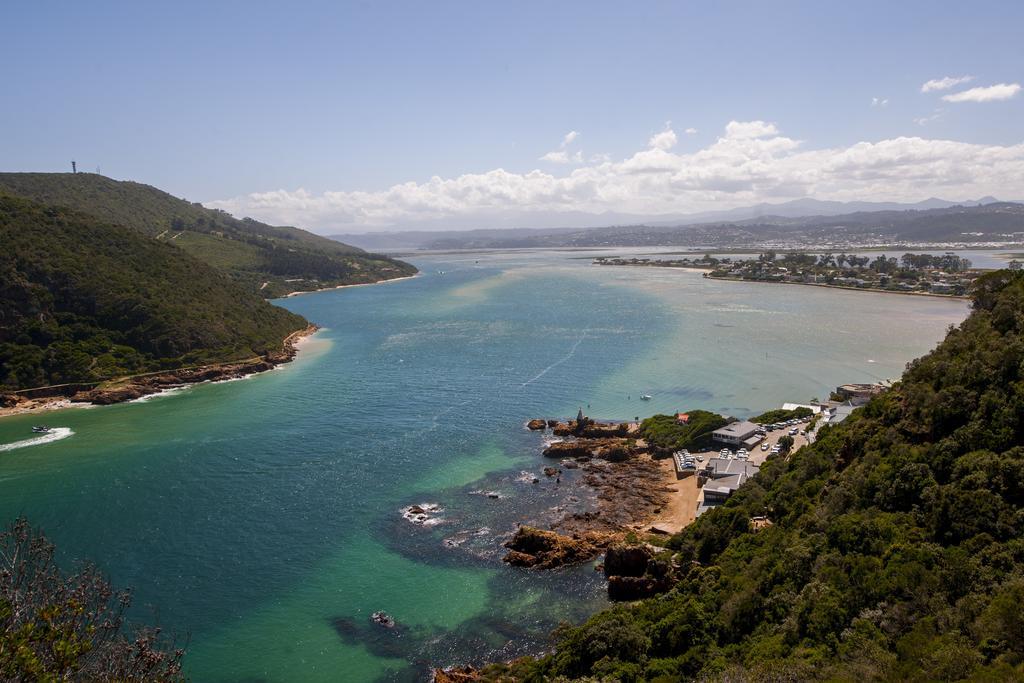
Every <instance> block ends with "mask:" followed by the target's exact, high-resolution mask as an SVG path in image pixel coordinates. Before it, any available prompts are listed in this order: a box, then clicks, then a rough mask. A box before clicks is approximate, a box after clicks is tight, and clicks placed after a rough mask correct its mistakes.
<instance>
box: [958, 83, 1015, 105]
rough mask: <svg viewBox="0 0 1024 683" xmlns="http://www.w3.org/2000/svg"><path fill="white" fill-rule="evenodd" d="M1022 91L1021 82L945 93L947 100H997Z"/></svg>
mask: <svg viewBox="0 0 1024 683" xmlns="http://www.w3.org/2000/svg"><path fill="white" fill-rule="evenodd" d="M1018 92H1020V84H1019V83H997V84H996V85H988V86H984V87H981V88H971V89H970V90H964V91H963V92H956V93H953V94H951V95H943V96H942V99H943V100H945V101H946V102H997V101H999V100H1008V99H1010V98H1011V97H1013V96H1014V95H1016V94H1017V93H1018Z"/></svg>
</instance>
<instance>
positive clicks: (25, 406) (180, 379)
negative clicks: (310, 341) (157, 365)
mask: <svg viewBox="0 0 1024 683" xmlns="http://www.w3.org/2000/svg"><path fill="white" fill-rule="evenodd" d="M318 329H319V327H318V326H316V325H310V326H308V327H306V328H304V329H302V330H298V331H296V332H293V333H292V334H290V335H288V337H287V338H286V339H285V340H284V342H283V343H282V347H281V350H280V351H274V352H271V353H268V354H266V355H264V356H260V357H258V358H251V359H248V360H244V361H237V362H232V363H216V364H210V365H203V366H199V367H193V368H181V369H178V370H168V371H166V372H154V373H148V374H145V375H135V376H133V377H126V378H123V379H120V380H115V381H111V382H105V383H102V384H100V385H98V386H95V387H93V388H87V389H80V390H75V391H74V392H73V393H71V395H68V394H67V389H65V388H61V387H54V391H53V393H52V394H51V395H46V392H33V396H32V397H31V398H30V397H26V396H24V395H21V394H16V393H10V394H3V395H0V415H4V414H17V413H24V412H30V411H35V410H45V409H53V408H63V407H68V406H70V405H73V404H76V403H78V404H82V403H91V404H94V405H110V404H113V403H123V402H124V401H131V400H134V399H137V398H142V397H143V396H149V395H151V394H157V393H160V392H161V391H166V390H168V389H174V388H176V387H182V386H186V385H189V384H197V383H199V382H217V381H223V380H228V379H239V378H242V377H246V376H248V375H251V374H254V373H257V372H265V371H267V370H271V369H273V368H275V367H277V366H278V365H281V364H282V363H287V362H289V361H291V360H292V359H293V358H295V354H296V353H297V352H298V349H297V344H298V342H299V341H300V340H301V339H303V338H305V337H308V336H309V335H311V334H313V333H314V332H316V331H317V330H318Z"/></svg>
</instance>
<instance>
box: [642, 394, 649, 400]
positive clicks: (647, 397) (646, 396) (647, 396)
mask: <svg viewBox="0 0 1024 683" xmlns="http://www.w3.org/2000/svg"><path fill="white" fill-rule="evenodd" d="M640 400H641V401H650V400H651V395H650V394H640Z"/></svg>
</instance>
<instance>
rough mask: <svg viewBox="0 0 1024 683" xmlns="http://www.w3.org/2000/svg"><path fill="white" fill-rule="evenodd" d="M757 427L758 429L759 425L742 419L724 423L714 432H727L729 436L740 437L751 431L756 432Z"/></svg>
mask: <svg viewBox="0 0 1024 683" xmlns="http://www.w3.org/2000/svg"><path fill="white" fill-rule="evenodd" d="M758 429H760V427H758V426H757V425H756V424H754V423H753V422H747V421H746V420H744V421H742V422H731V423H729V424H727V425H725V426H724V427H721V428H720V429H716V430H715V431H714V433H715V434H728V435H730V436H736V437H741V436H746V435H747V434H750V433H751V432H756V431H757V430H758Z"/></svg>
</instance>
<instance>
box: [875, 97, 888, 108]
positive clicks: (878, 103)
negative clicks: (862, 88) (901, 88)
mask: <svg viewBox="0 0 1024 683" xmlns="http://www.w3.org/2000/svg"><path fill="white" fill-rule="evenodd" d="M871 106H872V107H887V106H889V98H888V97H872V98H871Z"/></svg>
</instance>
